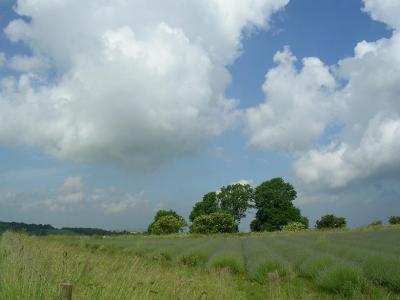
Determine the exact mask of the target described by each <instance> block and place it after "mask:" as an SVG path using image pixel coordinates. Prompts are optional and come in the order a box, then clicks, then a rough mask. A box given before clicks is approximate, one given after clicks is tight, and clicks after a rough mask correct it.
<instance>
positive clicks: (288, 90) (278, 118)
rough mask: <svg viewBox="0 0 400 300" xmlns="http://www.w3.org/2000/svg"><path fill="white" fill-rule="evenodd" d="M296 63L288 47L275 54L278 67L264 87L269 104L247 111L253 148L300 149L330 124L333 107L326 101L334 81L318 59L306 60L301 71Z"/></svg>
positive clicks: (268, 77)
mask: <svg viewBox="0 0 400 300" xmlns="http://www.w3.org/2000/svg"><path fill="white" fill-rule="evenodd" d="M296 60H297V59H296V57H295V56H293V54H292V53H291V52H290V50H289V48H288V47H286V48H285V49H284V50H283V51H282V52H278V53H277V54H276V55H275V57H274V61H275V63H277V67H275V68H274V69H272V70H270V71H269V72H268V73H267V75H266V81H265V83H264V85H263V91H264V93H265V94H266V97H267V101H266V102H265V103H263V104H261V105H259V106H258V107H256V108H250V109H248V110H247V114H246V117H247V133H248V135H249V140H250V144H251V145H254V146H256V147H259V148H263V149H268V148H278V149H283V150H285V151H295V150H300V149H302V148H304V147H306V146H307V145H308V144H309V143H310V142H311V141H312V140H313V139H315V138H316V137H318V136H319V135H320V134H321V133H322V132H323V130H324V128H325V126H326V124H327V123H328V122H329V121H330V118H331V116H330V113H329V112H330V110H331V109H332V107H333V105H332V103H330V101H328V100H326V99H327V97H329V94H330V93H331V92H332V91H333V90H334V88H335V79H334V78H333V77H332V75H331V74H330V72H329V69H328V68H327V67H326V66H324V65H323V63H322V62H321V61H320V60H319V59H318V58H314V57H309V58H305V59H303V68H302V69H301V70H300V71H297V69H296V67H295V65H294V63H295V62H296ZM299 124H301V125H300V126H299Z"/></svg>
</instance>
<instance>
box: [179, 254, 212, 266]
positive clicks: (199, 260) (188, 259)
mask: <svg viewBox="0 0 400 300" xmlns="http://www.w3.org/2000/svg"><path fill="white" fill-rule="evenodd" d="M207 261H208V255H207V254H206V253H202V252H192V253H189V254H187V255H184V256H183V257H182V258H181V262H182V263H183V264H184V265H186V266H189V267H200V266H204V265H205V264H206V263H207Z"/></svg>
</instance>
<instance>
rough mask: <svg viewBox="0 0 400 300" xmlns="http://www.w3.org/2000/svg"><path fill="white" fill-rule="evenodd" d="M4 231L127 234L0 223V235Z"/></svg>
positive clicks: (47, 233) (40, 233)
mask: <svg viewBox="0 0 400 300" xmlns="http://www.w3.org/2000/svg"><path fill="white" fill-rule="evenodd" d="M5 231H15V232H22V233H26V234H29V235H38V236H42V235H49V234H63V235H117V234H127V233H128V232H127V231H109V230H104V229H99V228H83V227H62V228H55V227H53V226H51V225H50V224H26V223H20V222H0V234H2V233H3V232H5Z"/></svg>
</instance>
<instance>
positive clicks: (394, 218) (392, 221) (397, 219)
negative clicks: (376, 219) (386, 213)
mask: <svg viewBox="0 0 400 300" xmlns="http://www.w3.org/2000/svg"><path fill="white" fill-rule="evenodd" d="M389 224H392V225H396V224H400V216H391V217H390V218H389Z"/></svg>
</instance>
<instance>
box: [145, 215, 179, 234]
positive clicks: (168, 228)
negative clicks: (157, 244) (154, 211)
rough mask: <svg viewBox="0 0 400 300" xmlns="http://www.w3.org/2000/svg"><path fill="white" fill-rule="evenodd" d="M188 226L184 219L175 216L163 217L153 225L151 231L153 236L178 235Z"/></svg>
mask: <svg viewBox="0 0 400 300" xmlns="http://www.w3.org/2000/svg"><path fill="white" fill-rule="evenodd" d="M184 226H186V222H185V220H184V219H183V218H176V217H174V216H171V215H169V216H163V217H160V218H159V219H158V220H157V221H155V222H154V223H153V224H151V226H150V228H149V231H150V233H151V234H171V233H177V232H179V231H181V230H182V228H183V227H184Z"/></svg>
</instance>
